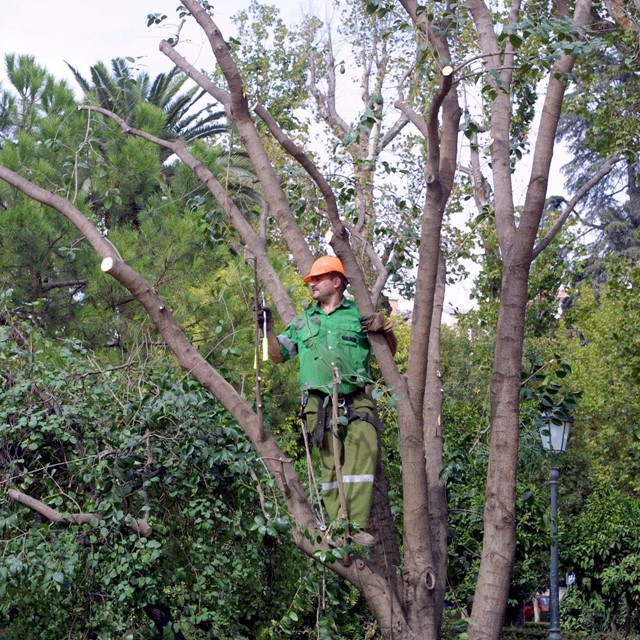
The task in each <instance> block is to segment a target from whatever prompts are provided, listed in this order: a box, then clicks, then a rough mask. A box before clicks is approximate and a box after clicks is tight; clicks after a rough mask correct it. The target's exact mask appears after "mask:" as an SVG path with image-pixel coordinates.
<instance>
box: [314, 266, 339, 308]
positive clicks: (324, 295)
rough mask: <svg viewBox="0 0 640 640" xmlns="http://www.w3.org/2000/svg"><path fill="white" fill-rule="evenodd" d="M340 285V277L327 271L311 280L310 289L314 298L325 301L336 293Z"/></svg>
mask: <svg viewBox="0 0 640 640" xmlns="http://www.w3.org/2000/svg"><path fill="white" fill-rule="evenodd" d="M339 286H340V278H338V277H337V276H332V275H331V274H329V273H326V274H324V275H321V276H315V277H314V278H312V279H311V281H310V282H309V291H310V292H311V297H312V298H313V299H314V300H316V301H317V302H324V301H326V300H328V299H329V298H330V297H331V296H333V295H334V294H335V292H336V291H337V289H338V287H339Z"/></svg>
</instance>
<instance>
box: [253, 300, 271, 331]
mask: <svg viewBox="0 0 640 640" xmlns="http://www.w3.org/2000/svg"><path fill="white" fill-rule="evenodd" d="M265 319H266V321H267V329H271V328H272V327H273V314H272V313H271V309H269V307H263V306H262V305H260V306H259V307H258V310H257V312H256V322H257V323H258V326H259V327H260V328H261V329H262V328H264V323H265Z"/></svg>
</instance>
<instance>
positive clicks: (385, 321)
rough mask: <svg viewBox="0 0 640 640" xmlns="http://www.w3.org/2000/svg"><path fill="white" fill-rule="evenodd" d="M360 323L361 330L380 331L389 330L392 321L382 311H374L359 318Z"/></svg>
mask: <svg viewBox="0 0 640 640" xmlns="http://www.w3.org/2000/svg"><path fill="white" fill-rule="evenodd" d="M360 325H361V326H362V330H363V331H366V332H367V333H380V332H386V331H391V328H392V327H393V322H391V320H389V318H387V317H386V316H385V315H384V313H381V312H380V311H376V312H375V313H372V314H371V315H368V316H364V317H362V318H360Z"/></svg>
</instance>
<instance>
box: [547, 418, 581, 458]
mask: <svg viewBox="0 0 640 640" xmlns="http://www.w3.org/2000/svg"><path fill="white" fill-rule="evenodd" d="M572 422H573V421H572V420H562V421H561V422H560V423H559V424H556V423H554V422H553V421H552V420H550V419H548V418H544V424H543V425H542V426H541V427H540V440H542V446H543V447H544V448H545V449H546V450H547V451H553V452H555V453H562V452H563V451H564V450H565V449H566V448H567V441H568V440H569V431H570V430H571V423H572Z"/></svg>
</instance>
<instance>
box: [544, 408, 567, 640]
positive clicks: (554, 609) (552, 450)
mask: <svg viewBox="0 0 640 640" xmlns="http://www.w3.org/2000/svg"><path fill="white" fill-rule="evenodd" d="M540 420H541V422H542V426H541V427H540V439H541V440H542V446H543V447H544V448H545V450H547V451H548V452H549V454H550V456H551V459H552V460H553V458H554V457H555V456H556V455H558V454H559V453H562V452H563V451H564V450H565V449H566V448H567V441H568V440H569V431H570V429H571V424H572V423H573V418H560V419H558V418H555V417H554V418H551V417H550V416H547V415H544V414H543V415H542V416H540ZM559 480H560V471H559V469H558V468H557V467H552V468H551V471H550V472H549V485H550V487H551V549H550V551H551V562H550V571H549V635H548V640H562V634H561V633H560V592H559V586H558V482H559Z"/></svg>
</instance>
